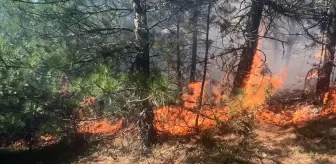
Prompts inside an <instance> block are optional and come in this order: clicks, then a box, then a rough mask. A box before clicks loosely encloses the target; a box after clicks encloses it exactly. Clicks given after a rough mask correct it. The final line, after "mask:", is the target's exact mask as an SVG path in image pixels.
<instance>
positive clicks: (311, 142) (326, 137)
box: [290, 114, 336, 155]
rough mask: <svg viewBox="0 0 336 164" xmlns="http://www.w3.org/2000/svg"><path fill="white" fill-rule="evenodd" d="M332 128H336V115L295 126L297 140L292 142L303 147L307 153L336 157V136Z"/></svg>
mask: <svg viewBox="0 0 336 164" xmlns="http://www.w3.org/2000/svg"><path fill="white" fill-rule="evenodd" d="M332 128H336V114H330V115H328V116H323V117H321V118H318V119H314V120H311V121H308V122H305V123H304V124H303V125H300V126H295V128H294V130H293V132H294V133H295V134H296V138H295V139H294V140H292V141H290V142H293V143H294V144H297V145H299V146H301V147H302V148H303V150H304V151H306V152H314V153H318V154H329V155H336V134H335V132H331V130H332Z"/></svg>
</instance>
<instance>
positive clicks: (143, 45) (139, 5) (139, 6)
mask: <svg viewBox="0 0 336 164" xmlns="http://www.w3.org/2000/svg"><path fill="white" fill-rule="evenodd" d="M133 7H134V11H135V15H134V25H135V31H134V32H135V37H136V43H137V47H138V54H137V56H136V62H135V63H136V70H137V72H138V73H139V75H140V76H143V78H140V79H141V82H140V83H141V86H139V87H141V90H140V91H139V92H140V93H139V96H140V99H141V100H142V102H141V112H140V124H139V126H140V133H141V139H142V142H143V144H144V146H145V147H146V148H148V147H150V146H151V145H152V144H153V142H154V140H155V137H156V133H155V129H154V125H153V121H154V111H153V108H151V105H150V102H149V100H148V96H149V84H148V78H149V74H150V67H149V38H148V36H149V35H148V34H149V31H148V26H147V15H146V0H133Z"/></svg>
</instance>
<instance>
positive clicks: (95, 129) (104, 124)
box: [78, 120, 122, 135]
mask: <svg viewBox="0 0 336 164" xmlns="http://www.w3.org/2000/svg"><path fill="white" fill-rule="evenodd" d="M121 125H122V120H119V121H117V122H116V123H113V124H112V123H110V122H108V121H92V122H88V123H85V124H83V125H81V126H79V127H78V132H79V133H90V134H105V135H111V134H114V133H115V132H116V131H118V130H119V129H120V128H121Z"/></svg>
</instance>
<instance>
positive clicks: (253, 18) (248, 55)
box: [231, 0, 264, 96]
mask: <svg viewBox="0 0 336 164" xmlns="http://www.w3.org/2000/svg"><path fill="white" fill-rule="evenodd" d="M263 8H264V2H263V0H253V1H252V6H251V11H250V15H249V19H248V22H247V40H246V41H245V45H246V48H245V49H244V50H243V52H242V55H241V56H240V61H239V64H238V69H237V73H236V77H235V79H234V82H233V88H232V92H231V95H233V96H235V95H237V94H239V92H240V90H241V89H243V88H244V87H245V85H246V83H247V81H248V79H249V75H250V72H251V69H252V64H253V58H254V55H255V52H256V48H257V45H258V32H259V26H260V21H261V18H262V11H263Z"/></svg>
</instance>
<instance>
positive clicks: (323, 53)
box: [314, 50, 328, 59]
mask: <svg viewBox="0 0 336 164" xmlns="http://www.w3.org/2000/svg"><path fill="white" fill-rule="evenodd" d="M327 53H328V51H326V50H321V51H319V52H317V53H316V54H315V56H314V57H315V59H321V58H323V57H324V56H325V55H326V54H327Z"/></svg>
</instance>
